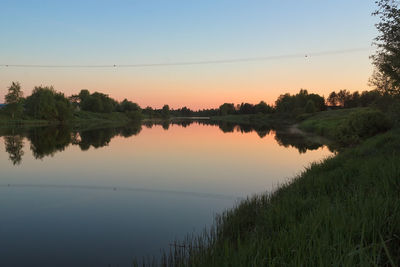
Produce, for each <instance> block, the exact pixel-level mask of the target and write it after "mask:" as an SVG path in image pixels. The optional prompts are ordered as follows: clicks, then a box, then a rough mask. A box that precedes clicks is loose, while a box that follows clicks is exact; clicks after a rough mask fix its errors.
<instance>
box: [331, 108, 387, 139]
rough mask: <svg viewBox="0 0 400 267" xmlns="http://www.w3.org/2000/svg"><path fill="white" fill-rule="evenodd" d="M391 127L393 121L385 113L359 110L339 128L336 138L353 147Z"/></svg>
mask: <svg viewBox="0 0 400 267" xmlns="http://www.w3.org/2000/svg"><path fill="white" fill-rule="evenodd" d="M391 127H392V123H391V121H390V120H389V119H388V117H387V116H386V115H385V114H384V113H383V112H381V111H379V110H372V109H367V110H359V111H356V112H353V113H351V114H350V116H349V118H348V119H347V120H345V121H344V122H343V123H342V124H341V125H340V126H339V127H338V129H337V131H336V133H335V136H336V139H337V140H338V141H339V143H341V144H344V145H352V144H357V143H359V142H360V141H361V140H363V139H366V138H368V137H371V136H373V135H375V134H377V133H381V132H385V131H387V130H389V129H390V128H391Z"/></svg>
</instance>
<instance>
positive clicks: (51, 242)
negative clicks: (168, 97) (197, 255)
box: [0, 121, 331, 266]
mask: <svg viewBox="0 0 400 267" xmlns="http://www.w3.org/2000/svg"><path fill="white" fill-rule="evenodd" d="M0 136H1V137H0V203H1V204H0V214H1V215H0V216H1V217H0V218H1V220H0V266H109V264H110V265H111V266H130V264H131V262H132V259H133V258H134V257H139V258H142V257H143V256H146V255H156V256H157V255H159V253H160V250H161V249H168V248H169V244H170V243H171V242H172V241H173V240H175V239H178V240H179V239H182V238H183V237H184V236H185V235H186V234H188V233H193V232H199V231H201V230H203V229H204V227H206V226H208V225H210V224H211V223H212V222H213V217H214V215H215V214H216V213H220V212H222V211H223V210H225V209H227V208H231V207H233V206H234V205H235V203H237V201H239V200H240V199H241V198H245V197H246V196H248V195H252V194H255V193H262V192H265V191H268V190H273V189H274V188H275V187H276V186H277V185H278V184H280V183H283V182H285V181H287V180H288V179H289V178H291V177H293V176H294V175H295V174H297V173H299V172H300V171H301V170H302V169H303V168H304V167H305V166H307V165H309V164H310V163H311V162H313V161H318V160H321V159H323V158H325V157H327V156H328V155H331V152H330V151H329V150H328V149H327V148H326V147H321V146H320V145H318V144H313V143H311V144H310V143H308V142H306V141H305V140H304V138H302V137H301V136H298V135H293V134H289V133H287V132H284V131H278V132H277V133H276V132H275V131H270V130H269V129H266V128H253V127H251V126H238V125H234V124H226V123H225V124H222V125H217V124H213V123H206V122H194V123H190V122H186V121H183V122H180V123H175V124H171V125H170V124H168V123H164V124H159V125H156V124H151V123H148V124H147V125H142V126H141V125H130V126H129V127H118V128H103V129H94V130H86V131H84V130H79V129H70V128H65V127H63V128H60V127H47V128H34V129H28V130H26V129H25V130H23V129H1V130H0Z"/></svg>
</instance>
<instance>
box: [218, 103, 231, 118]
mask: <svg viewBox="0 0 400 267" xmlns="http://www.w3.org/2000/svg"><path fill="white" fill-rule="evenodd" d="M219 113H220V115H222V116H226V115H229V114H235V105H234V104H233V103H224V104H222V105H221V106H219Z"/></svg>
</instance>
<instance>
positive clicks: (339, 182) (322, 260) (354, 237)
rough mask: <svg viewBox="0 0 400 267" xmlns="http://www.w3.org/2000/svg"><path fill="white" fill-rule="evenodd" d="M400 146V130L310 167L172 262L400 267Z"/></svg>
mask: <svg viewBox="0 0 400 267" xmlns="http://www.w3.org/2000/svg"><path fill="white" fill-rule="evenodd" d="M399 151H400V131H399V130H398V129H397V130H393V131H391V132H388V133H386V134H382V135H378V136H376V137H374V138H372V139H369V140H368V141H366V142H365V143H363V144H362V145H360V146H358V147H356V148H352V149H348V150H347V151H345V152H343V153H340V154H339V155H337V156H336V157H333V158H329V159H326V160H325V161H323V162H322V163H320V164H313V165H311V166H310V167H309V168H307V169H306V170H305V171H304V172H303V173H302V174H300V175H299V176H298V177H297V178H295V179H294V180H293V181H292V182H290V183H288V184H285V185H283V186H281V187H280V188H279V189H278V190H277V191H276V192H274V193H272V194H264V195H260V196H255V197H252V198H249V199H247V200H246V201H243V202H241V203H240V204H239V205H238V206H237V207H236V208H234V209H232V210H229V211H227V212H225V213H223V214H222V215H220V216H218V217H217V219H216V223H215V225H214V227H213V228H212V229H211V230H210V231H209V232H206V233H204V235H202V236H199V237H197V238H193V239H189V240H188V241H187V242H186V244H185V249H183V248H182V249H180V250H178V251H175V255H171V257H170V258H169V264H172V265H177V266H180V265H182V266H183V265H190V266H375V265H379V266H398V264H399V263H400V224H399V221H400V210H399V207H400V198H399V195H398V194H399V189H400V184H399V179H398V177H399V176H400V157H399V155H398V153H399ZM177 255H178V256H177ZM166 262H167V263H168V259H166Z"/></svg>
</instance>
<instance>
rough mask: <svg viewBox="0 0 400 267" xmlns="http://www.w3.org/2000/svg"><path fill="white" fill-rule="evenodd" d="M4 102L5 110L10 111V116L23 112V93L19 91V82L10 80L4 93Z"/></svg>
mask: <svg viewBox="0 0 400 267" xmlns="http://www.w3.org/2000/svg"><path fill="white" fill-rule="evenodd" d="M4 100H5V103H6V104H7V110H8V111H9V112H10V113H11V117H12V118H14V117H15V116H17V117H19V116H20V115H22V112H23V93H22V91H21V85H20V84H19V82H12V83H11V86H10V87H9V88H8V93H7V94H6V96H5V98H4Z"/></svg>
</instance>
